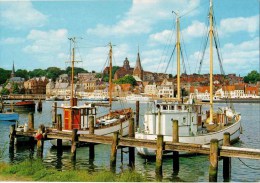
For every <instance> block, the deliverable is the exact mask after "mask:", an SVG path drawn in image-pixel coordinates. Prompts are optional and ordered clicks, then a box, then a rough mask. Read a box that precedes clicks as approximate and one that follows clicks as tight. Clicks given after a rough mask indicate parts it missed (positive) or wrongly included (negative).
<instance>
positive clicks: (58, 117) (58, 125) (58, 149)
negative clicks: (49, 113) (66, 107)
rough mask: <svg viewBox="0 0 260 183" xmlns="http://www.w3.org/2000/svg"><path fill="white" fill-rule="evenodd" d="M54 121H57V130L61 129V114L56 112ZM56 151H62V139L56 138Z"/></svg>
mask: <svg viewBox="0 0 260 183" xmlns="http://www.w3.org/2000/svg"><path fill="white" fill-rule="evenodd" d="M56 118H57V119H56V121H57V126H56V128H57V130H58V131H62V116H61V114H58V115H57V116H56ZM57 151H62V139H57Z"/></svg>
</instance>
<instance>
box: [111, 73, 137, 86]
mask: <svg viewBox="0 0 260 183" xmlns="http://www.w3.org/2000/svg"><path fill="white" fill-rule="evenodd" d="M115 83H116V84H127V83H129V84H131V85H132V86H135V85H136V80H135V78H134V77H133V76H130V75H126V76H124V77H122V78H120V79H118V80H116V81H115Z"/></svg>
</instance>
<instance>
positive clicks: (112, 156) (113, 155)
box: [110, 131, 119, 172]
mask: <svg viewBox="0 0 260 183" xmlns="http://www.w3.org/2000/svg"><path fill="white" fill-rule="evenodd" d="M118 134H119V132H118V131H117V132H114V135H113V141H112V145H111V154H110V170H111V171H112V172H115V171H116V154H117V145H118Z"/></svg>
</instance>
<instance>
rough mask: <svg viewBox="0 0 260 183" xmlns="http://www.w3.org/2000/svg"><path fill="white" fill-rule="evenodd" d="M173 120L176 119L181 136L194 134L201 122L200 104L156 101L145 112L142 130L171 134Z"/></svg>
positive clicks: (148, 132)
mask: <svg viewBox="0 0 260 183" xmlns="http://www.w3.org/2000/svg"><path fill="white" fill-rule="evenodd" d="M173 120H178V122H179V133H180V134H182V135H183V136H190V135H192V134H193V135H196V134H197V129H198V126H200V127H201V124H202V111H201V105H190V104H178V103H157V104H156V105H155V108H153V110H151V111H148V112H147V113H146V114H145V121H144V128H145V129H144V130H145V132H146V133H147V134H157V135H158V134H161V135H172V121H173Z"/></svg>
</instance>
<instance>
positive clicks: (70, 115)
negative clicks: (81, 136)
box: [63, 105, 96, 130]
mask: <svg viewBox="0 0 260 183" xmlns="http://www.w3.org/2000/svg"><path fill="white" fill-rule="evenodd" d="M63 114H64V115H63V118H64V119H63V120H64V127H63V129H64V130H72V129H78V130H83V129H87V128H88V126H89V124H88V123H89V116H94V125H95V121H96V107H94V106H92V105H83V106H73V107H70V106H68V107H64V108H63Z"/></svg>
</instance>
